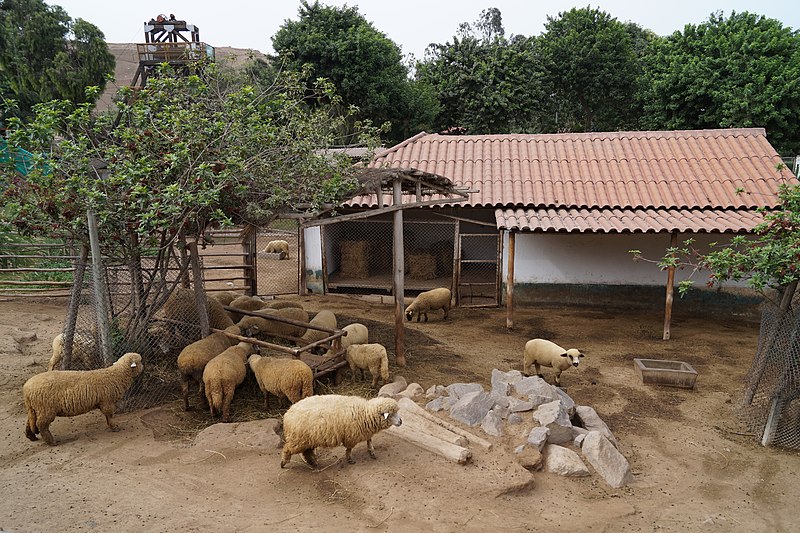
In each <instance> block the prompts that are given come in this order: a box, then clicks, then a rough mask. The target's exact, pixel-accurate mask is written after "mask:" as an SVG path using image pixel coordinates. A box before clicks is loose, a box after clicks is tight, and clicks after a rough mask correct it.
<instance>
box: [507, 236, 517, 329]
mask: <svg viewBox="0 0 800 533" xmlns="http://www.w3.org/2000/svg"><path fill="white" fill-rule="evenodd" d="M516 235H517V232H516V231H514V230H509V232H508V272H507V273H506V328H508V329H514V246H515V244H516V240H517V239H516Z"/></svg>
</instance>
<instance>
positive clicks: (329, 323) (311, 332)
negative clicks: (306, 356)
mask: <svg viewBox="0 0 800 533" xmlns="http://www.w3.org/2000/svg"><path fill="white" fill-rule="evenodd" d="M309 325H313V326H318V327H321V328H326V329H336V315H335V314H333V311H328V310H327V309H323V310H322V311H319V312H318V313H317V314H316V315H314V318H312V319H311V322H309ZM329 336H330V333H326V332H324V331H320V330H318V329H312V328H308V330H307V331H306V332H305V333H304V334H303V336H302V337H301V338H300V342H299V343H298V344H300V345H301V346H308V345H309V344H311V343H314V342H317V341H321V340H322V339H324V338H325V337H329ZM323 351H324V349H323Z"/></svg>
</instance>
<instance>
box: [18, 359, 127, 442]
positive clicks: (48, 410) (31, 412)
mask: <svg viewBox="0 0 800 533" xmlns="http://www.w3.org/2000/svg"><path fill="white" fill-rule="evenodd" d="M141 373H142V356H141V355H139V354H138V353H132V352H131V353H126V354H125V355H123V356H122V357H120V358H119V360H117V362H115V363H114V364H113V365H111V366H109V367H107V368H100V369H97V370H51V371H48V372H42V373H41V374H37V375H35V376H33V377H32V378H30V379H29V380H28V381H26V382H25V385H23V386H22V396H23V399H24V402H25V410H26V411H27V412H28V422H27V424H25V436H26V437H28V438H29V439H30V440H38V439H37V437H36V435H38V434H41V435H42V438H43V439H44V441H45V442H46V443H47V444H49V445H50V446H55V445H56V440H55V439H54V438H53V435H52V434H51V433H50V424H51V423H52V422H53V420H55V419H56V417H57V416H78V415H82V414H84V413H88V412H89V411H91V410H93V409H100V411H101V412H102V413H103V414H104V415H105V416H106V423H107V424H108V427H109V429H111V430H112V431H118V430H119V428H118V427H117V426H115V425H114V424H113V423H112V422H111V419H112V417H113V416H114V411H115V409H116V404H117V402H118V401H119V400H120V398H122V396H124V395H125V393H126V392H127V391H128V389H129V388H130V386H131V384H132V383H133V380H134V378H136V376H138V375H139V374H141Z"/></svg>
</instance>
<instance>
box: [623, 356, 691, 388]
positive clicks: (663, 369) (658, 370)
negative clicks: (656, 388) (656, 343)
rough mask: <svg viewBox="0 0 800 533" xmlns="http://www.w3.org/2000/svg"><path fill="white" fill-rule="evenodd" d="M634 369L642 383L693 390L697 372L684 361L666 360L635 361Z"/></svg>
mask: <svg viewBox="0 0 800 533" xmlns="http://www.w3.org/2000/svg"><path fill="white" fill-rule="evenodd" d="M633 368H634V369H635V370H636V374H637V375H638V376H639V378H640V379H641V380H642V383H647V384H656V385H667V386H669V387H680V388H682V389H693V388H694V383H695V381H697V372H696V371H695V369H694V368H692V365H690V364H689V363H685V362H683V361H668V360H665V359H634V360H633Z"/></svg>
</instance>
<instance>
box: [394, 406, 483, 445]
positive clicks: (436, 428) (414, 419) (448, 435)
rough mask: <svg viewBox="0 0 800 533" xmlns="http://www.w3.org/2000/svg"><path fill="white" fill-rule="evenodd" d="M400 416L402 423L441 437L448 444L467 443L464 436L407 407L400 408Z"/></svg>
mask: <svg viewBox="0 0 800 533" xmlns="http://www.w3.org/2000/svg"><path fill="white" fill-rule="evenodd" d="M400 418H402V419H403V425H406V424H411V426H412V427H415V428H418V429H419V430H420V431H422V432H424V433H428V434H429V435H432V436H434V437H436V438H439V439H442V440H443V441H445V442H449V443H450V444H455V445H456V446H462V447H466V446H467V444H469V441H468V440H467V438H466V437H465V436H463V435H458V434H456V433H453V432H452V431H450V430H449V429H446V428H443V427H442V426H440V425H439V424H436V423H435V422H433V421H431V420H428V419H427V418H423V417H421V416H419V415H417V414H415V413H413V412H411V411H409V410H407V409H403V408H401V409H400Z"/></svg>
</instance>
